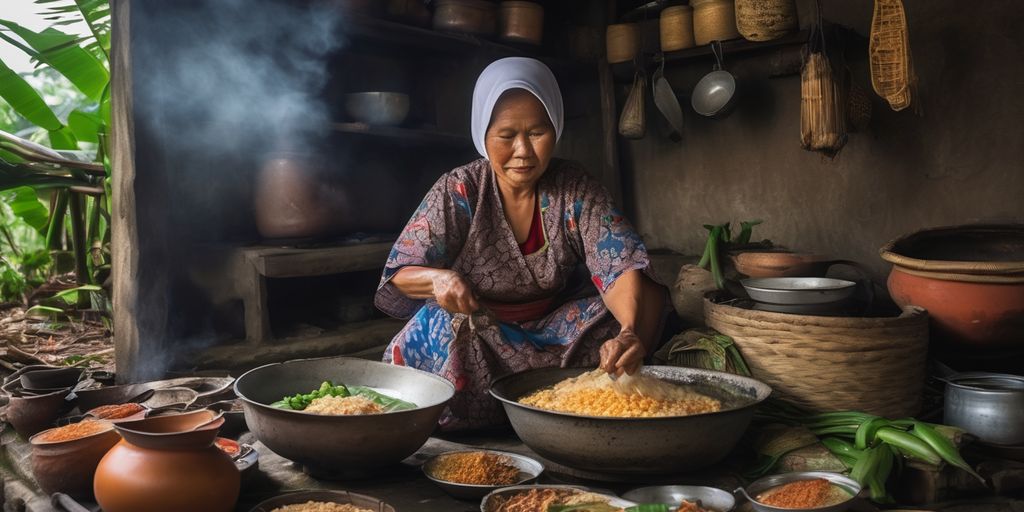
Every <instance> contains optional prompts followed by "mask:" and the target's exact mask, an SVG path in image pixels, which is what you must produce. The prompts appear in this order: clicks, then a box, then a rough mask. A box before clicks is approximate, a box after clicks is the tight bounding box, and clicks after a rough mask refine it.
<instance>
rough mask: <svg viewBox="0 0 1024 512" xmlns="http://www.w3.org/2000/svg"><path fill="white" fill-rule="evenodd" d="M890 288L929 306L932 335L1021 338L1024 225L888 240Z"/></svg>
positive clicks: (1005, 341)
mask: <svg viewBox="0 0 1024 512" xmlns="http://www.w3.org/2000/svg"><path fill="white" fill-rule="evenodd" d="M881 256H882V259H884V260H885V261H888V262H890V263H892V264H893V267H892V272H891V273H890V274H889V293H890V295H892V298H893V300H894V301H896V303H897V304H899V305H900V306H904V305H907V304H914V305H916V306H921V307H923V308H925V309H927V310H928V316H929V317H930V318H931V320H932V322H931V327H932V338H933V339H934V340H936V341H938V342H940V343H944V344H947V345H959V346H960V347H962V348H967V347H976V348H980V347H992V348H997V347H999V348H1002V347H1007V346H1011V345H1020V344H1021V343H1024V225H1020V224H1009V225H973V226H957V227H948V228H933V229H926V230H922V231H918V232H916V233H914V234H911V235H908V236H905V237H902V238H898V239H896V240H893V241H891V242H889V243H888V244H886V245H885V246H884V247H882V250H881Z"/></svg>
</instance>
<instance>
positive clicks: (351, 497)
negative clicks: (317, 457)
mask: <svg viewBox="0 0 1024 512" xmlns="http://www.w3.org/2000/svg"><path fill="white" fill-rule="evenodd" d="M308 501H325V502H327V503H338V504H340V505H346V504H352V505H355V506H357V507H361V508H365V509H369V510H373V511H374V512H395V507H392V506H391V505H388V504H387V503H384V502H383V501H381V500H379V499H377V498H374V497H372V496H366V495H363V494H356V493H354V492H348V491H299V492H292V493H288V494H282V495H280V496H275V497H273V498H270V499H269V500H265V501H262V502H260V503H259V504H258V505H256V506H255V507H253V509H252V510H250V511H249V512H270V511H271V510H274V509H275V508H278V507H283V506H285V505H300V504H302V503H306V502H308Z"/></svg>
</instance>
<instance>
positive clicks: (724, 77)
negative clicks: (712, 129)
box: [690, 41, 736, 117]
mask: <svg viewBox="0 0 1024 512" xmlns="http://www.w3.org/2000/svg"><path fill="white" fill-rule="evenodd" d="M711 53H713V54H714V55H715V67H714V70H712V71H711V72H710V73H708V74H706V75H704V78H701V79H700V81H699V82H697V86H696V87H694V89H693V96H692V97H691V98H690V104H691V105H692V106H693V110H694V111H695V112H697V113H698V114H700V115H702V116H706V117H724V116H726V115H728V114H729V112H731V111H732V107H733V106H734V105H735V103H736V77H735V76H733V74H732V73H730V72H728V71H725V70H724V69H722V55H723V52H722V43H721V41H712V42H711Z"/></svg>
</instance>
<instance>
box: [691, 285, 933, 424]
mask: <svg viewBox="0 0 1024 512" xmlns="http://www.w3.org/2000/svg"><path fill="white" fill-rule="evenodd" d="M724 302H725V301H723V299H722V296H721V295H718V294H716V293H712V294H709V295H708V297H707V298H706V299H705V301H704V317H705V320H706V322H707V325H708V327H710V328H712V329H714V330H716V331H718V332H720V333H722V334H724V335H726V336H729V337H731V338H732V339H733V341H734V342H735V343H736V346H737V347H738V348H739V351H740V353H741V354H742V355H743V359H744V360H745V361H746V363H747V366H748V367H749V368H750V372H751V374H752V375H753V377H754V378H755V379H758V380H761V381H764V382H765V383H766V384H768V385H769V386H771V387H772V389H773V390H774V391H773V395H772V396H774V397H777V398H779V399H782V400H784V401H787V402H790V403H792V404H795V405H798V406H801V407H805V408H808V409H811V410H815V411H840V410H858V411H866V412H870V413H872V414H877V415H880V416H886V417H890V418H899V417H904V416H912V415H914V414H917V413H918V412H920V411H919V409H920V406H921V393H922V390H923V388H924V381H925V365H926V358H927V352H928V315H927V313H925V311H924V310H923V309H921V308H917V307H914V306H909V307H907V308H905V309H904V310H903V314H901V315H900V316H898V317H883V318H854V317H826V316H807V315H791V314H785V313H772V312H767V311H756V310H750V309H743V308H739V307H735V306H732V305H729V304H726V303H724Z"/></svg>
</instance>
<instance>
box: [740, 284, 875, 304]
mask: <svg viewBox="0 0 1024 512" xmlns="http://www.w3.org/2000/svg"><path fill="white" fill-rule="evenodd" d="M740 284H742V285H743V288H744V289H745V290H747V294H748V295H750V298H751V299H753V300H755V301H757V302H765V303H768V304H787V305H797V304H826V303H829V302H838V301H841V300H846V299H848V298H850V297H851V296H853V292H854V291H856V287H857V283H855V282H853V281H846V280H844V279H832V278H828V277H763V278H758V279H744V280H742V281H740Z"/></svg>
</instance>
